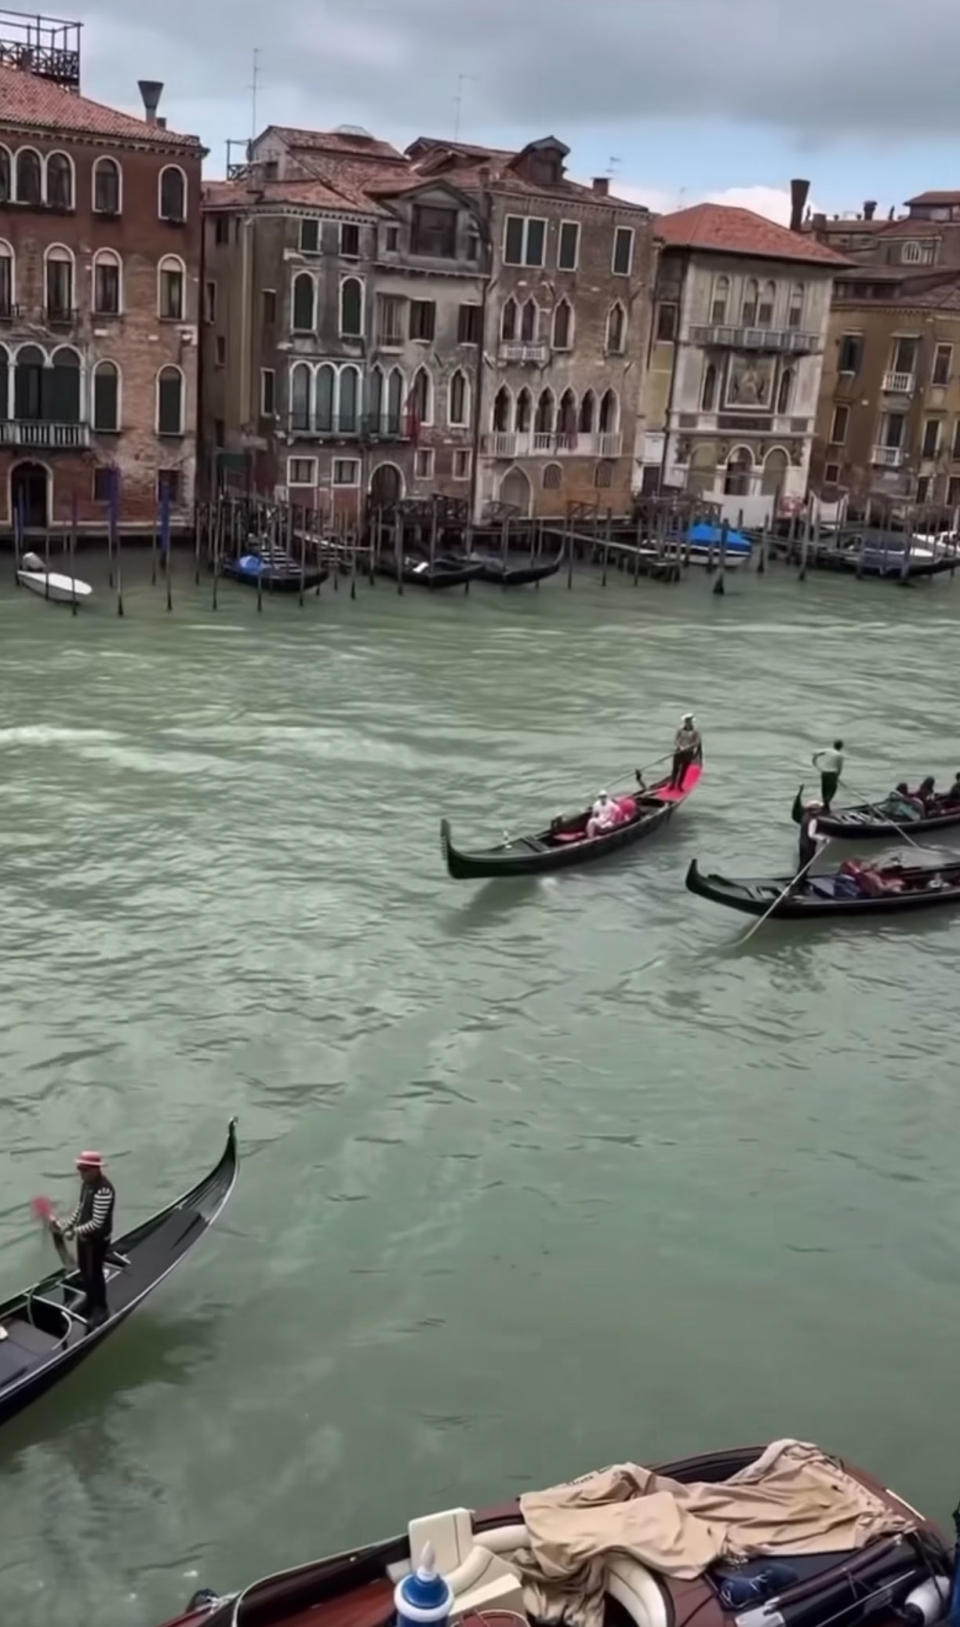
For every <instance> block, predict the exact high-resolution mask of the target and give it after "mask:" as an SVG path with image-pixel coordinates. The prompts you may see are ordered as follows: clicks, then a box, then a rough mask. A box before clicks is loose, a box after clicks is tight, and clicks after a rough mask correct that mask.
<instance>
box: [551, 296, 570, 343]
mask: <svg viewBox="0 0 960 1627" xmlns="http://www.w3.org/2000/svg"><path fill="white" fill-rule="evenodd" d="M572 338H573V312H572V311H571V309H570V305H569V303H568V301H567V300H565V299H562V300H561V301H560V304H559V305H558V306H557V307H556V308H555V310H554V313H553V348H554V350H569V349H570V346H571V342H572Z"/></svg>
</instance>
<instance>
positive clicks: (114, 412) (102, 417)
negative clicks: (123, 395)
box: [93, 362, 120, 434]
mask: <svg viewBox="0 0 960 1627" xmlns="http://www.w3.org/2000/svg"><path fill="white" fill-rule="evenodd" d="M93 427H94V429H95V430H96V431H97V432H98V433H101V434H113V433H116V431H117V430H118V429H119V428H120V373H119V369H118V368H117V365H116V363H115V362H98V363H97V365H96V367H95V368H94V370H93Z"/></svg>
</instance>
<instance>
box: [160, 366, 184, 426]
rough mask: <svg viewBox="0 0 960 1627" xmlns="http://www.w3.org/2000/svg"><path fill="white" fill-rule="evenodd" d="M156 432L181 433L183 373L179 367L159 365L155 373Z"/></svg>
mask: <svg viewBox="0 0 960 1627" xmlns="http://www.w3.org/2000/svg"><path fill="white" fill-rule="evenodd" d="M157 433H158V434H159V435H182V434H183V374H182V373H181V371H180V369H179V367H161V369H160V372H159V373H158V374H157Z"/></svg>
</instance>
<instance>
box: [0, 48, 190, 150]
mask: <svg viewBox="0 0 960 1627" xmlns="http://www.w3.org/2000/svg"><path fill="white" fill-rule="evenodd" d="M0 124H14V125H20V126H23V125H29V126H33V127H35V128H36V129H38V130H39V129H44V130H56V131H61V130H62V131H69V132H70V133H71V134H74V135H91V136H113V137H114V138H115V139H116V140H119V141H123V140H129V141H137V142H139V143H141V144H143V143H146V144H147V145H148V146H155V147H196V148H198V149H199V147H200V138H199V136H183V135H177V134H176V133H175V131H173V130H165V129H161V128H160V127H159V126H158V125H155V124H147V122H146V120H145V119H142V118H139V119H138V118H134V116H133V114H132V113H118V112H117V109H116V108H114V107H106V106H104V104H103V103H102V102H91V101H90V100H89V99H88V98H87V97H86V96H76V95H74V93H73V91H70V90H64V89H63V88H62V86H60V85H55V84H53V83H52V82H51V81H50V80H49V79H39V78H38V77H37V76H36V74H32V73H27V72H26V71H25V70H24V69H22V68H6V67H0Z"/></svg>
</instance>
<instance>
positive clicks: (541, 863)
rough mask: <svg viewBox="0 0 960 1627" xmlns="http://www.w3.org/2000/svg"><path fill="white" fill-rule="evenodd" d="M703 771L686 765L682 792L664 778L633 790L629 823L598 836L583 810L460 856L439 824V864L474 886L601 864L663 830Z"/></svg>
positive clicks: (445, 826)
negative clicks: (591, 831)
mask: <svg viewBox="0 0 960 1627" xmlns="http://www.w3.org/2000/svg"><path fill="white" fill-rule="evenodd" d="M702 772H703V770H702V768H701V766H700V764H699V763H691V765H690V767H689V768H688V769H687V772H686V776H685V778H684V782H683V787H682V789H679V790H673V789H671V786H670V781H669V779H663V780H660V781H659V782H658V783H657V784H656V785H652V786H650V788H649V790H645V791H638V792H637V794H636V796H635V798H634V801H635V803H636V813H635V814H634V816H633V818H631V819H629V820H627V822H626V823H625V824H622V825H615V826H614V828H613V829H612V830H608V831H603V832H602V834H600V835H599V836H588V835H587V820H588V819H589V817H590V813H589V809H587V810H584V811H583V812H581V813H576V814H569V815H567V816H566V817H562V818H560V819H555V820H554V822H553V824H552V825H551V826H550V827H549V829H547V830H543V831H540V833H539V834H538V835H536V836H516V837H514V838H513V839H512V840H509V841H504V842H499V843H498V844H497V846H496V847H488V848H482V849H480V850H479V851H477V852H475V853H463V852H461V850H460V849H459V848H456V847H454V845H453V839H452V837H451V835H450V821H449V820H448V819H443V820H441V822H440V843H441V847H442V850H443V857H444V862H445V864H446V866H447V869H448V870H449V872H450V874H451V876H452V877H453V878H454V880H455V881H474V880H478V879H480V878H481V877H483V876H487V877H490V876H537V875H541V874H543V872H544V871H547V870H566V869H569V868H570V867H571V866H573V865H576V864H587V863H588V862H589V861H590V860H592V859H602V858H604V857H605V856H606V855H607V854H608V853H619V852H621V851H622V850H623V849H624V848H626V847H632V846H633V845H634V843H635V842H640V841H642V840H643V838H644V837H645V836H652V835H653V833H654V831H655V830H659V829H660V827H661V825H665V824H666V822H667V821H668V820H669V819H671V818H672V817H673V814H674V812H675V810H676V809H677V807H679V805H680V803H681V802H685V801H686V799H687V797H688V796H690V794H691V792H692V791H695V790H696V788H697V785H698V784H699V781H700V776H701V774H702Z"/></svg>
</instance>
